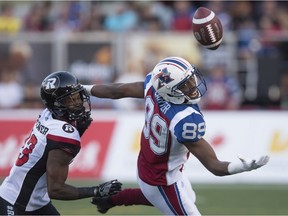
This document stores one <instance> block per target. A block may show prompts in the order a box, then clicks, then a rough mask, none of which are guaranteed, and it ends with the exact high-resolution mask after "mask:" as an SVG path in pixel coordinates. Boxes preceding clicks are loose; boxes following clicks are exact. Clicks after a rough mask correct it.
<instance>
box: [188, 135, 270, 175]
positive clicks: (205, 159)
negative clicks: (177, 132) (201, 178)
mask: <svg viewBox="0 0 288 216" xmlns="http://www.w3.org/2000/svg"><path fill="white" fill-rule="evenodd" d="M185 146H186V147H187V148H188V150H189V151H190V152H191V153H192V154H193V155H194V156H195V157H197V159H198V160H199V161H200V162H201V163H202V164H203V165H204V166H205V167H206V168H207V169H208V170H209V171H210V172H212V173H213V174H214V175H217V176H225V175H232V174H236V173H241V172H245V171H251V170H254V169H258V168H260V167H262V166H264V165H265V164H267V163H268V161H269V156H262V157H260V158H259V159H257V160H256V159H253V160H247V159H243V158H241V159H240V158H239V159H240V161H239V162H227V161H220V160H218V158H217V156H216V153H215V151H214V150H213V148H212V147H211V145H210V144H209V143H208V142H207V141H206V140H205V139H203V138H202V139H200V140H198V141H197V142H193V143H185Z"/></svg>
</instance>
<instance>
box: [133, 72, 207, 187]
mask: <svg viewBox="0 0 288 216" xmlns="http://www.w3.org/2000/svg"><path fill="white" fill-rule="evenodd" d="M144 89H145V125H144V128H143V131H142V135H141V150H140V153H139V156H138V175H139V177H140V179H141V180H142V181H144V182H146V183H147V184H150V185H171V184H173V183H175V182H177V181H178V180H179V179H181V175H182V174H181V172H182V169H183V166H184V164H185V163H186V161H187V160H188V157H189V154H190V153H189V151H188V149H187V148H186V146H185V145H184V143H189V142H196V141H198V140H199V139H201V137H202V136H204V134H205V121H204V118H203V116H202V113H201V112H200V109H199V107H198V105H197V104H172V103H169V102H167V101H165V100H164V99H163V98H162V97H161V96H160V95H159V94H158V93H157V92H156V91H155V89H154V88H153V86H152V82H151V73H150V74H148V75H147V76H146V80H145V83H144Z"/></svg>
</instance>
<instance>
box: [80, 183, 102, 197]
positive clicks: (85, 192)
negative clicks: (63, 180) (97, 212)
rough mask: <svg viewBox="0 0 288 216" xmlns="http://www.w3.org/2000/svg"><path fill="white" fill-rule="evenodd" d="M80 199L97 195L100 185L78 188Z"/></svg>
mask: <svg viewBox="0 0 288 216" xmlns="http://www.w3.org/2000/svg"><path fill="white" fill-rule="evenodd" d="M78 193H79V199H81V198H87V197H95V196H96V195H97V193H98V187H97V186H95V187H80V188H78Z"/></svg>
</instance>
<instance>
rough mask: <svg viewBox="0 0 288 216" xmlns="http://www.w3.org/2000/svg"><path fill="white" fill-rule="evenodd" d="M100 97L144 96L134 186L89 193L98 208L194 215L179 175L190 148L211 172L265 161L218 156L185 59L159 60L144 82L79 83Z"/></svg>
mask: <svg viewBox="0 0 288 216" xmlns="http://www.w3.org/2000/svg"><path fill="white" fill-rule="evenodd" d="M84 88H85V89H86V91H87V92H88V93H89V94H90V95H92V96H96V97H100V98H112V99H118V98H125V97H135V98H145V124H144V127H143V130H142V136H141V141H140V143H141V149H140V152H139V156H138V184H139V186H140V189H125V190H123V191H121V192H119V193H117V194H116V195H113V196H108V197H106V198H94V199H92V203H93V204H95V205H97V208H98V211H99V212H101V213H106V212H107V211H108V209H109V208H111V207H113V206H115V205H133V204H142V205H151V204H152V205H153V206H155V207H157V208H158V209H159V210H160V211H161V212H162V213H163V214H165V215H200V213H199V211H198V209H197V207H196V205H195V199H196V198H195V193H194V191H193V189H192V187H191V184H190V182H189V180H188V179H187V178H186V176H185V175H184V165H185V163H186V161H187V160H188V158H189V156H190V154H191V153H192V154H193V155H194V156H195V157H196V158H198V160H199V161H200V162H201V163H202V164H203V165H204V166H205V167H206V168H207V169H208V170H209V171H210V172H212V173H213V174H214V175H217V176H224V175H232V174H235V173H240V172H244V171H250V170H253V169H257V168H259V167H261V166H263V165H265V164H266V163H267V162H268V160H269V157H268V156H262V157H260V158H259V159H257V160H245V159H240V161H239V162H226V161H220V160H218V158H217V156H216V154H215V152H214V150H213V149H212V147H211V146H210V144H209V143H208V142H207V141H206V140H205V139H204V138H203V136H204V134H205V130H206V126H205V120H204V117H203V114H202V113H201V111H200V109H199V106H198V105H197V103H198V102H199V100H200V98H201V97H202V96H203V95H204V94H205V92H206V90H207V88H206V84H205V80H204V78H203V76H202V74H201V73H200V71H199V70H198V69H197V68H196V67H195V66H193V65H191V64H190V63H189V62H187V61H186V60H185V59H183V58H180V57H168V58H165V59H163V60H162V61H160V62H159V63H158V64H157V65H156V66H155V68H154V70H153V71H152V72H151V73H149V74H148V75H147V76H146V79H145V81H144V82H135V83H126V84H125V83H115V84H107V85H89V86H84Z"/></svg>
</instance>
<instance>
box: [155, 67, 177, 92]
mask: <svg viewBox="0 0 288 216" xmlns="http://www.w3.org/2000/svg"><path fill="white" fill-rule="evenodd" d="M170 74H171V73H170V72H169V71H168V69H167V68H164V69H163V70H162V71H161V72H160V73H159V74H158V89H160V88H162V87H163V86H164V83H165V84H168V83H170V82H172V81H173V80H174V79H172V78H171V77H170Z"/></svg>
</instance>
